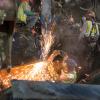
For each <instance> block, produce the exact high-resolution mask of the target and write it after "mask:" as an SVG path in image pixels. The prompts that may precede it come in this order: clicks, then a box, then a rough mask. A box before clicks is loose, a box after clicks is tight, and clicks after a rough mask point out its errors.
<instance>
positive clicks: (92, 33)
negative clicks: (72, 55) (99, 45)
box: [79, 11, 99, 43]
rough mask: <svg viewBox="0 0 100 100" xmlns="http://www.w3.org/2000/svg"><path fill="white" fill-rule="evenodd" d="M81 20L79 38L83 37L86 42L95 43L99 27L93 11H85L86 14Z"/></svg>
mask: <svg viewBox="0 0 100 100" xmlns="http://www.w3.org/2000/svg"><path fill="white" fill-rule="evenodd" d="M82 21H83V25H82V28H81V34H80V36H79V37H80V39H84V40H85V41H86V42H88V43H96V41H97V40H98V37H99V29H98V25H97V23H96V22H95V13H94V12H93V11H87V13H86V15H85V16H84V17H82Z"/></svg>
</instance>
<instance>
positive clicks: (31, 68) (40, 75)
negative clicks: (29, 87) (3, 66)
mask: <svg viewBox="0 0 100 100" xmlns="http://www.w3.org/2000/svg"><path fill="white" fill-rule="evenodd" d="M58 77H59V75H58V74H57V72H56V71H55V69H54V66H53V65H52V64H51V63H49V62H46V61H44V62H37V63H34V64H30V65H25V66H20V67H15V68H12V69H11V71H10V73H7V71H6V70H2V71H0V83H1V84H2V85H3V87H4V88H8V87H10V86H11V83H10V81H11V80H13V79H17V80H33V81H46V80H49V81H52V82H54V81H56V80H57V79H58Z"/></svg>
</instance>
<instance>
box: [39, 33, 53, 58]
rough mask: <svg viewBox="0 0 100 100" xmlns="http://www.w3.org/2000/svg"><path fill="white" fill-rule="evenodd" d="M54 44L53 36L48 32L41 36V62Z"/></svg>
mask: <svg viewBox="0 0 100 100" xmlns="http://www.w3.org/2000/svg"><path fill="white" fill-rule="evenodd" d="M53 43H54V35H53V34H52V33H51V31H50V32H48V33H47V34H42V41H41V47H42V55H41V58H42V60H46V58H47V56H48V53H49V52H50V49H51V46H52V45H53Z"/></svg>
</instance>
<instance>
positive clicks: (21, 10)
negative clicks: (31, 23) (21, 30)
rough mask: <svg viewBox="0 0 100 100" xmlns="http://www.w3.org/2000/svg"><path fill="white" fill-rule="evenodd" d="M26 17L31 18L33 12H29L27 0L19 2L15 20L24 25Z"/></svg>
mask: <svg viewBox="0 0 100 100" xmlns="http://www.w3.org/2000/svg"><path fill="white" fill-rule="evenodd" d="M28 16H33V12H32V11H31V7H30V5H29V0H21V3H20V5H19V7H18V14H17V18H18V20H19V21H21V22H23V23H25V24H26V23H27V20H28Z"/></svg>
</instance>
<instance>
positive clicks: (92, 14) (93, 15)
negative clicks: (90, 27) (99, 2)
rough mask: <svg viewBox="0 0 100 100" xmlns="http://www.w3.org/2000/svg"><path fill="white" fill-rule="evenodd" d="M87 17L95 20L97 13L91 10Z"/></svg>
mask: <svg viewBox="0 0 100 100" xmlns="http://www.w3.org/2000/svg"><path fill="white" fill-rule="evenodd" d="M86 16H88V17H93V18H95V12H94V11H91V10H90V11H88V12H87V13H86Z"/></svg>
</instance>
